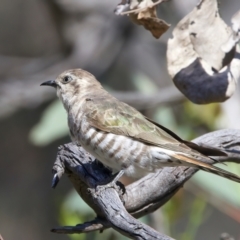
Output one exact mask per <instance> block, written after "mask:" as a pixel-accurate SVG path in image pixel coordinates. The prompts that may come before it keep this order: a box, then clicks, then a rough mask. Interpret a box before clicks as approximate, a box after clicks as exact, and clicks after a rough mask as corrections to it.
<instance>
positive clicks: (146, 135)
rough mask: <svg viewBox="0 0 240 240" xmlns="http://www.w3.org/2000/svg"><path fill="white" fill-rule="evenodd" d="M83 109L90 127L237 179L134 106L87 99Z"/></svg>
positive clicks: (185, 162) (114, 101)
mask: <svg viewBox="0 0 240 240" xmlns="http://www.w3.org/2000/svg"><path fill="white" fill-rule="evenodd" d="M85 113H86V115H85V117H86V118H87V121H88V123H89V124H90V125H91V126H92V127H95V128H97V129H99V130H101V131H105V132H109V133H114V134H117V135H125V136H128V137H131V138H133V139H136V140H138V141H141V142H144V143H147V144H151V145H155V146H159V147H161V148H163V149H168V150H172V151H174V152H175V153H174V154H173V155H172V157H174V158H176V159H178V162H179V163H182V164H183V165H186V166H192V167H197V168H199V169H202V170H204V171H207V172H211V173H213V174H216V175H220V176H222V177H225V178H228V179H230V180H233V181H235V182H239V183H240V178H239V177H238V176H237V175H235V174H232V173H230V172H227V171H225V170H223V169H221V168H218V167H215V166H212V165H210V164H208V163H204V162H202V161H201V159H202V158H207V157H206V156H204V155H202V154H201V153H199V152H198V151H196V150H197V149H194V148H192V147H190V146H187V145H186V144H185V143H186V142H185V141H183V140H182V139H181V138H180V137H178V136H177V135H176V134H175V133H172V132H171V131H170V130H168V129H166V128H164V127H162V126H161V125H159V124H154V122H152V121H150V120H148V119H147V118H145V117H144V116H143V115H142V114H141V113H139V112H138V111H137V110H135V109H134V108H132V107H130V106H129V105H127V104H125V103H122V102H119V101H118V100H117V99H115V98H93V99H90V101H87V102H86V104H85ZM194 145H196V144H194ZM194 145H193V146H194ZM196 146H197V145H196ZM208 159H209V158H208Z"/></svg>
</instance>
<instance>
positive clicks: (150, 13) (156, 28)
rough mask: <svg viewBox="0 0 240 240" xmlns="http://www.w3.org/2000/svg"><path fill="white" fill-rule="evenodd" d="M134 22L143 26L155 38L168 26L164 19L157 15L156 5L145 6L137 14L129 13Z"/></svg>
mask: <svg viewBox="0 0 240 240" xmlns="http://www.w3.org/2000/svg"><path fill="white" fill-rule="evenodd" d="M130 17H131V19H132V20H133V22H134V23H136V24H139V25H142V26H144V28H145V29H147V30H149V31H150V32H151V33H152V35H153V36H154V37H155V38H160V37H161V36H162V34H163V33H165V32H166V31H167V30H168V28H169V27H170V25H169V24H167V23H166V22H165V21H164V20H162V19H159V18H158V17H157V11H156V7H155V6H154V7H152V8H147V9H145V10H143V11H141V12H139V13H138V14H134V13H132V14H130Z"/></svg>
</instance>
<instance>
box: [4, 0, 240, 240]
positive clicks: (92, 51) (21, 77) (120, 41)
mask: <svg viewBox="0 0 240 240" xmlns="http://www.w3.org/2000/svg"><path fill="white" fill-rule="evenodd" d="M118 3H119V2H118V1H110V0H102V1H98V0H91V1H88V0H68V1H67V0H49V1H42V0H18V1H17V0H12V1H8V0H2V1H1V8H0V65H1V67H0V133H1V138H0V152H1V159H0V193H1V195H0V196H1V198H0V201H1V204H0V234H1V235H2V236H3V238H4V239H5V240H15V239H18V240H26V239H34V240H40V239H41V240H42V239H45V240H50V239H51V240H52V239H59V240H67V239H81V240H82V239H100V238H101V239H126V238H124V237H123V236H120V235H119V234H116V232H114V231H112V230H106V231H104V232H103V233H101V234H100V233H91V234H86V235H85V234H82V235H71V236H67V235H56V234H53V233H51V232H50V229H51V228H52V227H54V226H59V225H76V224H78V223H81V222H83V221H86V220H89V219H91V218H93V217H94V214H93V212H92V211H91V210H90V209H89V208H88V207H87V206H86V204H85V203H84V202H82V200H81V199H80V197H79V196H77V195H76V193H75V191H74V190H73V189H72V186H71V184H70V183H69V182H68V180H67V177H66V176H64V177H63V178H62V179H61V181H60V184H59V185H58V187H57V189H55V190H53V189H51V179H52V175H51V168H52V165H53V162H54V160H55V157H56V153H57V147H58V146H59V145H60V144H64V143H67V142H69V141H70V138H69V136H68V129H67V120H66V114H65V112H64V110H63V107H62V106H61V104H60V103H59V101H58V100H57V98H56V95H55V91H54V90H53V89H49V88H44V87H40V86H39V85H40V83H42V82H43V81H46V80H50V79H54V78H55V77H56V76H57V75H59V74H60V73H61V72H63V71H64V70H67V69H70V68H78V67H80V68H83V69H85V70H88V71H90V72H91V73H92V74H94V75H95V76H96V77H97V79H98V80H99V81H101V83H102V84H103V85H104V87H105V88H107V89H108V90H109V91H111V92H112V93H113V94H115V95H116V96H117V97H119V98H120V99H121V100H123V101H126V102H128V103H130V104H132V105H133V106H135V107H137V108H138V109H139V110H141V111H142V113H144V114H145V115H147V116H148V117H150V118H152V119H154V120H155V121H157V122H159V123H161V124H162V125H164V126H166V127H168V128H170V129H171V130H173V131H175V132H176V133H177V134H178V135H180V136H181V137H182V138H185V139H188V140H191V139H193V138H195V137H197V136H200V135H202V134H204V133H206V132H209V131H213V130H216V129H219V128H240V121H239V118H240V107H239V101H240V91H239V89H238V90H237V91H236V93H235V94H234V96H233V97H232V98H231V99H230V100H228V101H227V102H226V103H223V104H210V105H205V106H197V105H194V104H192V103H190V102H189V101H187V100H186V99H185V98H184V97H183V96H182V94H181V93H180V92H178V90H177V89H176V88H175V87H174V85H173V83H172V81H171V79H170V77H169V76H168V73H167V66H166V42H167V40H168V39H169V38H170V37H171V32H172V29H173V27H174V26H175V25H176V23H177V22H178V21H179V20H180V19H181V18H182V17H183V16H184V15H186V14H187V13H188V12H190V11H191V10H192V8H193V7H194V6H195V5H196V3H197V1H196V0H181V1H178V0H172V1H169V2H166V3H164V4H162V5H161V6H160V7H159V8H158V14H159V17H160V18H163V19H164V20H166V21H167V22H169V23H171V25H172V27H171V28H170V29H169V30H168V32H167V33H165V34H164V35H163V36H162V37H161V39H159V40H156V39H154V38H153V37H152V35H151V33H150V32H148V31H146V30H145V29H144V28H143V27H141V26H137V25H134V24H133V23H132V22H131V21H130V20H129V19H128V17H127V16H116V15H115V14H114V12H113V11H114V8H115V7H116V6H117V4H118ZM219 7H220V13H221V16H222V18H223V19H224V20H225V21H226V22H227V23H228V24H229V23H230V19H231V16H232V15H233V14H234V13H235V12H236V11H237V10H238V9H239V8H240V3H239V0H229V1H224V0H222V1H221V2H220V5H219ZM221 167H222V166H221ZM228 170H230V171H232V172H235V173H237V174H240V166H237V165H236V164H228ZM125 181H126V182H127V180H126V179H125ZM142 221H144V222H146V223H147V224H150V225H151V226H153V227H154V228H155V229H157V230H158V231H161V232H163V233H165V234H168V235H170V236H172V237H173V238H176V239H180V240H192V239H196V240H202V239H211V240H213V239H219V238H220V235H221V234H222V233H223V232H228V233H229V234H230V235H232V236H233V237H234V238H235V239H236V240H238V239H240V227H239V226H240V186H239V185H238V184H236V183H233V182H230V181H228V180H224V179H221V178H220V177H215V176H212V175H211V174H206V173H197V174H196V176H194V177H193V178H192V179H191V180H190V181H188V183H187V184H186V185H185V186H184V188H183V189H182V190H181V191H179V192H178V193H177V194H176V196H175V197H174V198H173V199H172V200H171V201H170V202H169V203H167V204H166V205H165V206H164V207H163V208H161V209H159V210H158V211H156V212H155V213H153V214H151V215H149V216H146V217H144V218H143V219H142Z"/></svg>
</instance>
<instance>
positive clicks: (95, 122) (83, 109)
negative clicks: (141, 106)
mask: <svg viewBox="0 0 240 240" xmlns="http://www.w3.org/2000/svg"><path fill="white" fill-rule="evenodd" d="M42 85H51V86H54V87H56V88H57V95H58V97H59V98H60V99H61V101H62V102H63V105H64V107H65V109H66V111H67V113H68V125H69V129H70V135H71V138H72V140H73V141H76V142H77V143H79V144H81V145H82V146H83V147H84V148H85V149H86V150H87V151H88V152H90V153H91V154H92V155H94V156H95V157H96V158H97V159H99V160H100V161H101V162H102V163H103V164H104V165H106V166H108V167H110V168H112V169H113V170H115V171H120V170H124V172H125V174H126V175H128V176H130V177H133V178H141V177H143V176H144V175H146V174H147V173H149V172H154V171H156V170H157V169H159V168H161V167H165V166H178V165H184V166H193V167H198V168H200V169H202V170H205V171H208V172H211V173H214V174H217V175H220V176H223V177H225V178H228V179H231V180H233V181H236V182H240V178H239V177H238V176H236V175H234V174H232V173H229V172H227V171H225V170H222V169H221V168H218V167H215V166H211V165H209V164H206V163H204V162H202V161H201V160H204V159H206V158H208V159H209V157H208V156H207V155H209V156H223V155H225V153H223V152H221V151H219V150H217V149H213V148H208V147H201V146H198V145H196V144H194V143H192V142H188V141H184V140H182V139H181V138H180V137H178V136H177V135H176V134H174V133H173V132H171V131H170V130H169V129H166V128H165V127H163V126H161V125H159V124H157V123H155V122H153V121H152V120H150V119H148V118H146V117H145V116H143V115H142V114H141V113H140V112H138V111H137V110H136V109H134V108H132V107H131V106H129V105H127V104H125V103H123V102H120V101H118V100H117V99H116V98H114V97H113V96H111V95H110V94H109V93H108V92H107V91H105V90H104V89H103V88H102V86H101V84H100V83H99V82H98V81H97V80H96V79H95V77H94V76H93V75H92V74H90V73H88V72H86V71H84V70H82V69H74V70H68V71H66V72H64V73H62V74H61V75H60V76H59V77H58V78H57V79H56V80H55V81H48V82H45V83H43V84H42Z"/></svg>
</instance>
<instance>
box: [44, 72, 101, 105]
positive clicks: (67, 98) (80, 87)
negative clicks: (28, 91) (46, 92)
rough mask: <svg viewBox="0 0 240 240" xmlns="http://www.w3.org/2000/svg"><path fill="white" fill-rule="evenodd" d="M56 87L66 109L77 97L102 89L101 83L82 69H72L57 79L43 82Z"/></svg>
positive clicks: (45, 84)
mask: <svg viewBox="0 0 240 240" xmlns="http://www.w3.org/2000/svg"><path fill="white" fill-rule="evenodd" d="M43 85H44V86H51V87H54V88H56V90H57V96H58V97H59V98H60V100H62V102H63V104H64V106H65V108H66V109H68V107H69V105H70V104H71V102H72V101H73V100H74V99H76V98H82V97H83V96H85V95H87V94H91V93H93V92H94V90H98V89H102V86H101V84H100V83H99V82H98V81H97V80H96V78H95V77H94V76H93V75H92V74H91V73H89V72H87V71H84V70H82V69H71V70H67V71H65V72H63V73H62V74H60V75H59V76H58V77H57V78H56V79H55V80H49V81H46V82H43V83H42V84H41V86H43Z"/></svg>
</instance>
